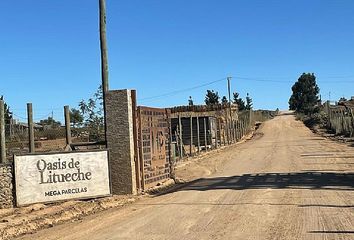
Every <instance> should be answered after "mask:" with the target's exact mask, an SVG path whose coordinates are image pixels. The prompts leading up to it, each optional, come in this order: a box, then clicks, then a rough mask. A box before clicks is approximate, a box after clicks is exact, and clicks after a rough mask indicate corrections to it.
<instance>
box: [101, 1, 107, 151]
mask: <svg viewBox="0 0 354 240" xmlns="http://www.w3.org/2000/svg"><path fill="white" fill-rule="evenodd" d="M99 10H100V48H101V74H102V92H103V111H104V135H105V141H106V147H107V126H106V123H107V121H106V120H107V114H106V94H107V92H108V90H109V85H108V56H107V39H106V1H105V0H99Z"/></svg>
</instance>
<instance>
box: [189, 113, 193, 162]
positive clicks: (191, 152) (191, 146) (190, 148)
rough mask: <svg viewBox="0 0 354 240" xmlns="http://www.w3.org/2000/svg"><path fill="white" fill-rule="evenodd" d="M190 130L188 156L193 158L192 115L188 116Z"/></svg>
mask: <svg viewBox="0 0 354 240" xmlns="http://www.w3.org/2000/svg"><path fill="white" fill-rule="evenodd" d="M190 125H191V126H190V128H191V142H190V144H189V155H190V156H193V151H192V148H193V117H192V115H191V116H190Z"/></svg>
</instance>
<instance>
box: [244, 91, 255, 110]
mask: <svg viewBox="0 0 354 240" xmlns="http://www.w3.org/2000/svg"><path fill="white" fill-rule="evenodd" d="M252 108H253V103H252V98H251V97H250V96H249V94H248V93H247V97H246V110H251V109H252Z"/></svg>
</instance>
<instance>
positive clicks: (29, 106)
mask: <svg viewBox="0 0 354 240" xmlns="http://www.w3.org/2000/svg"><path fill="white" fill-rule="evenodd" d="M27 121H28V142H29V152H30V153H34V152H35V147H34V126H33V108H32V103H27Z"/></svg>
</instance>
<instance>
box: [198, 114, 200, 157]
mask: <svg viewBox="0 0 354 240" xmlns="http://www.w3.org/2000/svg"><path fill="white" fill-rule="evenodd" d="M197 138H198V139H197V141H198V153H200V130H199V117H197Z"/></svg>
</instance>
